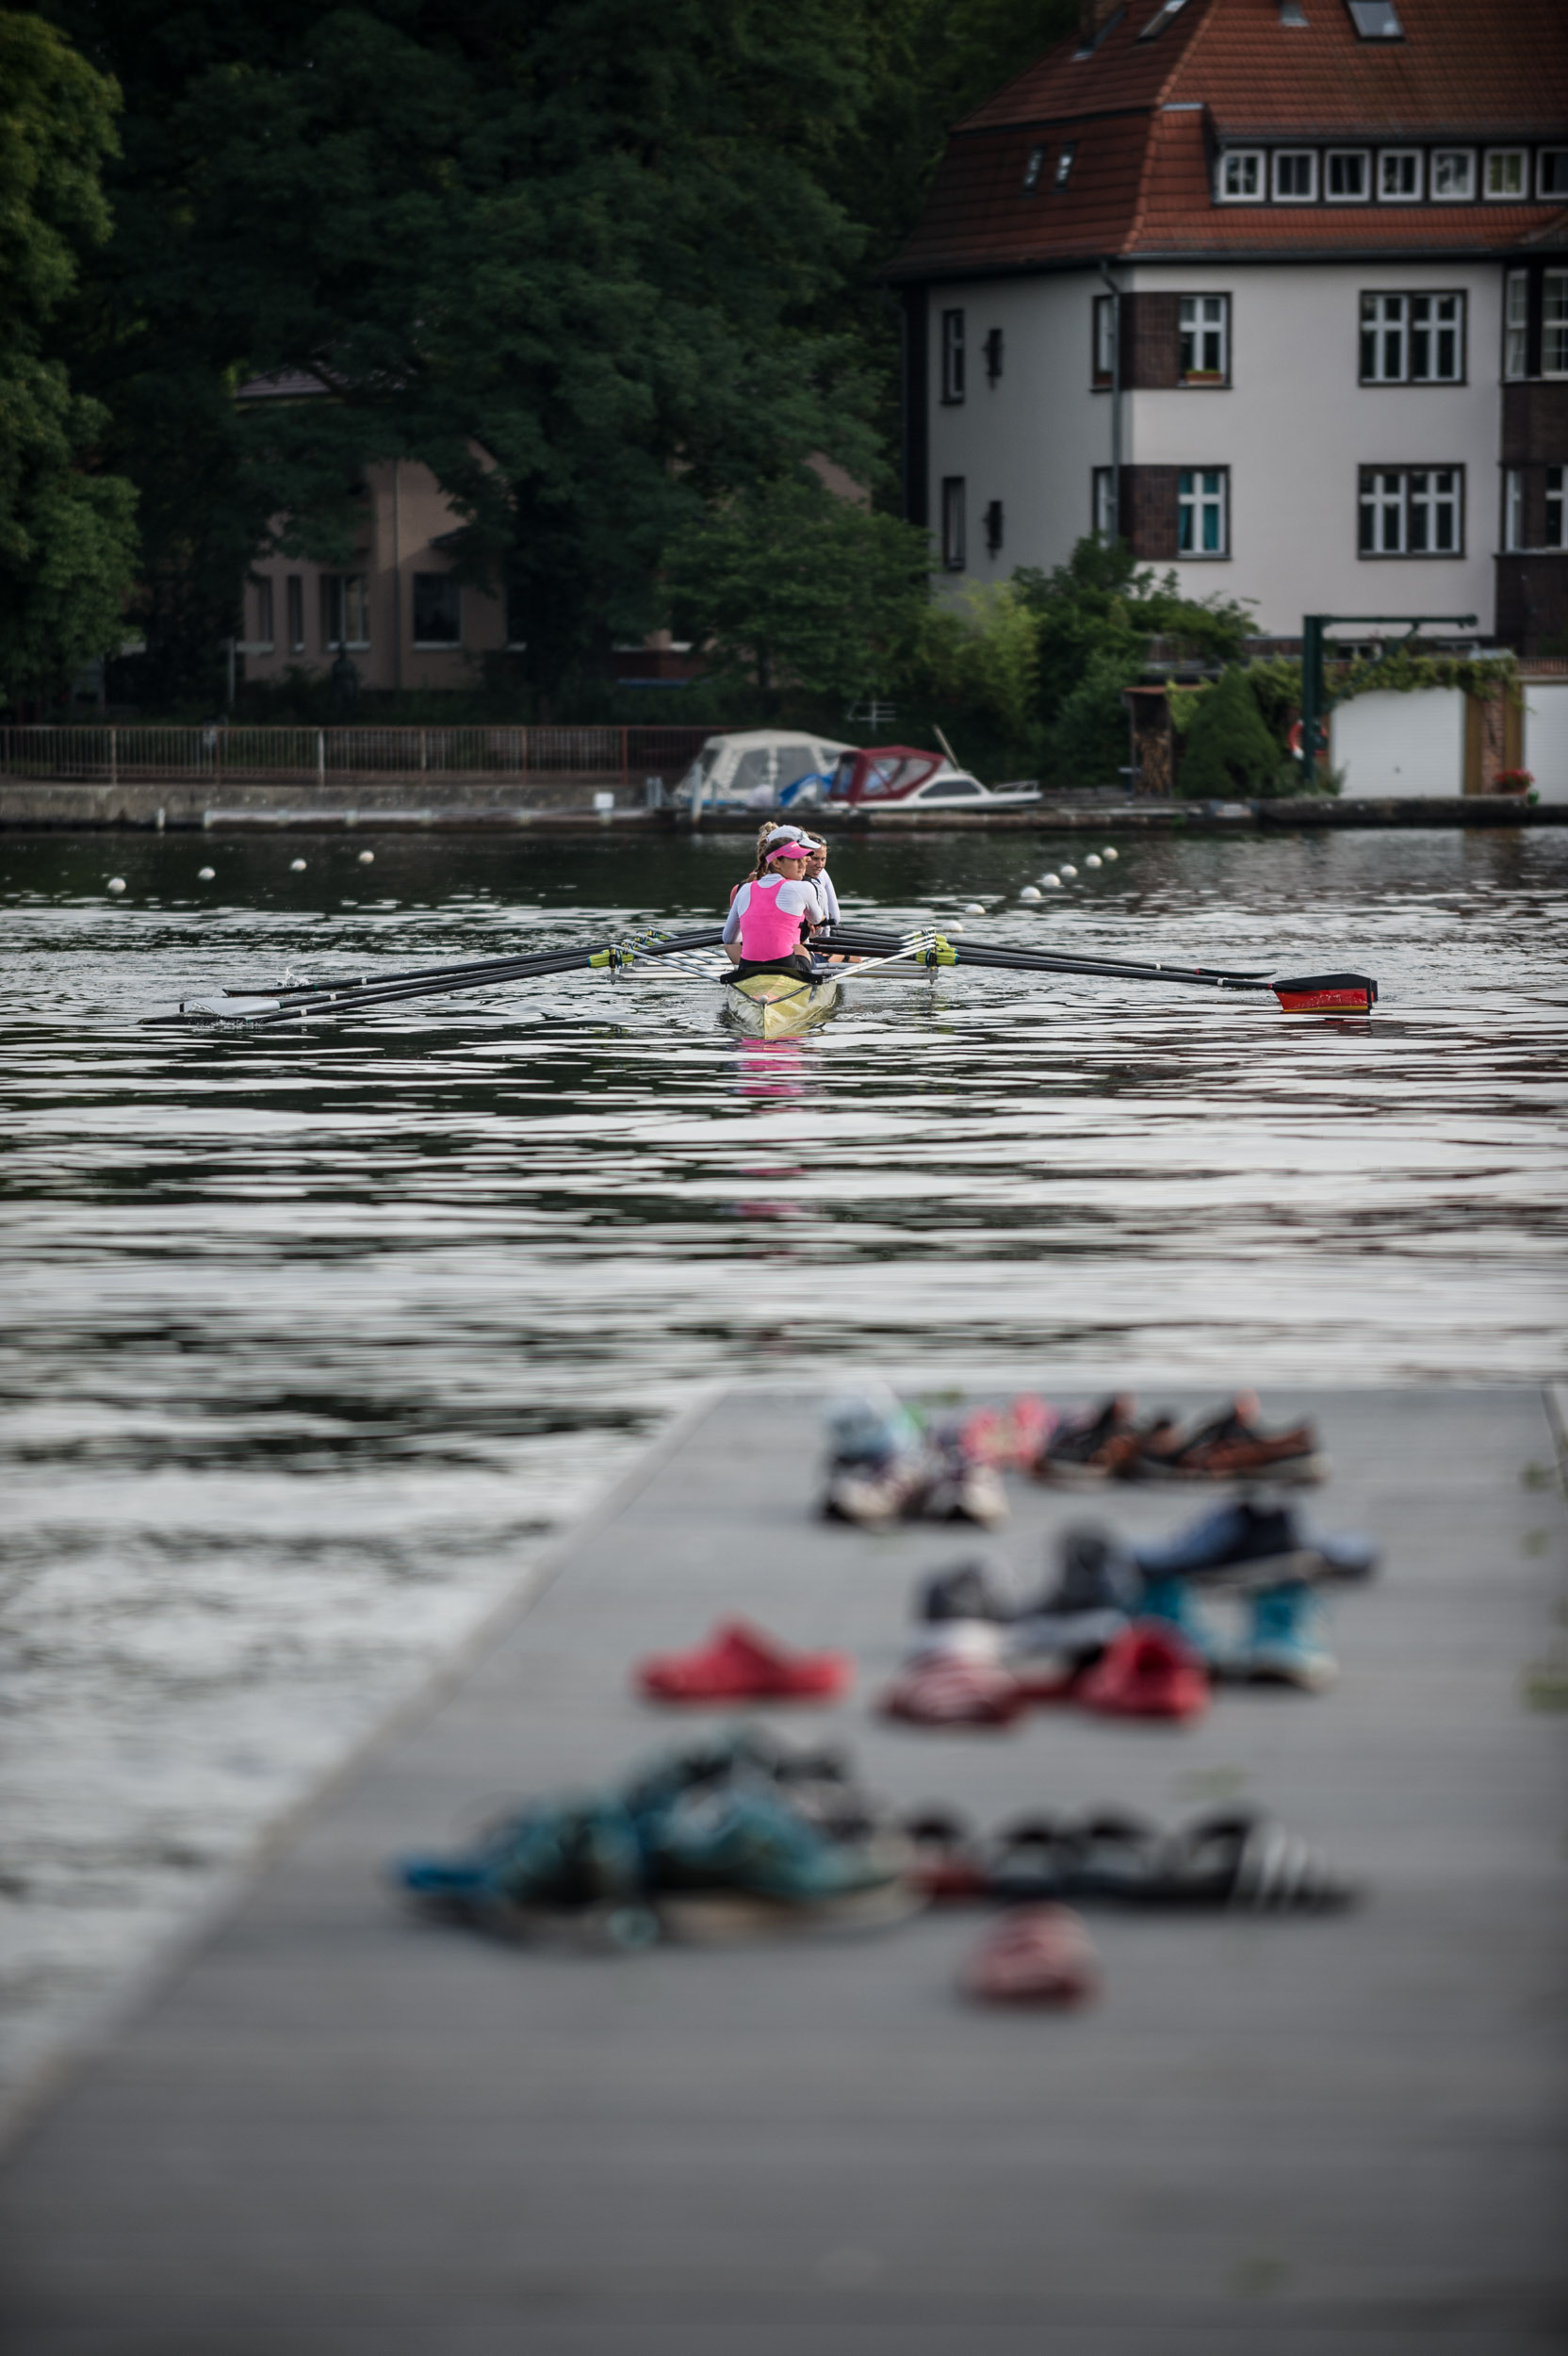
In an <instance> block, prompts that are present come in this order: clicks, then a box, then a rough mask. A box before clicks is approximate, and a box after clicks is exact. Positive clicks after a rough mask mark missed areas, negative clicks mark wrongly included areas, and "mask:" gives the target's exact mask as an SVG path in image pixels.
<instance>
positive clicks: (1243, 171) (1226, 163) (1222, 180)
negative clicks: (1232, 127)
mask: <svg viewBox="0 0 1568 2356" xmlns="http://www.w3.org/2000/svg"><path fill="white" fill-rule="evenodd" d="M1263 195H1264V186H1263V150H1262V148H1261V147H1233V148H1231V149H1230V150H1229V151H1228V153H1227V154H1225V155H1221V157H1220V159H1219V201H1220V203H1221V204H1222V205H1261V204H1262V202H1263Z"/></svg>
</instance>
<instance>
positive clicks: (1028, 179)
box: [1023, 147, 1045, 196]
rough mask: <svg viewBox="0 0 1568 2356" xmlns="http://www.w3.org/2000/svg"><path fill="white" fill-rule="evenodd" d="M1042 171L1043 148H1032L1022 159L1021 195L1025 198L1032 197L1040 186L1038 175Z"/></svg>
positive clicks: (1043, 165)
mask: <svg viewBox="0 0 1568 2356" xmlns="http://www.w3.org/2000/svg"><path fill="white" fill-rule="evenodd" d="M1044 169H1045V150H1044V148H1043V147H1032V148H1031V149H1030V150H1029V153H1028V155H1027V156H1026V158H1025V159H1024V166H1023V193H1024V195H1025V196H1034V195H1035V194H1036V193H1037V190H1038V188H1039V185H1040V173H1041V172H1042V171H1043V170H1044Z"/></svg>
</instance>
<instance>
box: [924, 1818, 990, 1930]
mask: <svg viewBox="0 0 1568 2356" xmlns="http://www.w3.org/2000/svg"><path fill="white" fill-rule="evenodd" d="M904 1835H905V1838H906V1840H907V1841H908V1843H909V1846H910V1850H911V1852H912V1861H911V1863H910V1866H909V1879H910V1880H911V1881H912V1882H913V1884H914V1886H915V1888H916V1889H917V1890H921V1891H923V1894H924V1895H925V1896H926V1897H927V1898H928V1899H929V1900H930V1901H931V1903H932V1904H933V1905H934V1906H943V1905H947V1906H951V1905H954V1904H956V1903H958V1902H961V1901H962V1900H964V1899H969V1898H983V1897H985V1895H986V1894H987V1890H988V1887H989V1882H988V1874H987V1871H986V1865H985V1861H984V1859H983V1858H982V1857H980V1856H979V1855H978V1854H977V1852H976V1850H975V1847H974V1842H973V1838H972V1834H971V1831H970V1827H969V1825H968V1824H966V1822H965V1821H964V1819H963V1818H962V1817H961V1816H956V1815H953V1814H951V1813H950V1812H949V1810H947V1809H946V1808H925V1809H923V1810H922V1812H921V1813H920V1814H919V1815H918V1816H907V1817H906V1818H905V1820H904Z"/></svg>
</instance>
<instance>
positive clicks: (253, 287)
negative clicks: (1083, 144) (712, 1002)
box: [57, 0, 878, 677]
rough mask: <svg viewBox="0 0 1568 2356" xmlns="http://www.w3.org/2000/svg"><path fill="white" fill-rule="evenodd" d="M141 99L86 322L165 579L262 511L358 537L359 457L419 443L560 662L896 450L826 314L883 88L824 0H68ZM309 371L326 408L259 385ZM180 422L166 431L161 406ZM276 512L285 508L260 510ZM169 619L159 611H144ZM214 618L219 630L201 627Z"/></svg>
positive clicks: (332, 544) (318, 546)
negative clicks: (687, 565)
mask: <svg viewBox="0 0 1568 2356" xmlns="http://www.w3.org/2000/svg"><path fill="white" fill-rule="evenodd" d="M57 13H58V14H59V15H60V16H61V18H62V20H63V21H65V22H67V23H68V24H70V25H73V28H74V29H75V30H77V31H78V32H79V34H80V36H81V38H82V40H83V41H84V42H85V43H86V44H87V45H89V47H90V50H91V52H92V54H94V55H96V56H97V57H100V59H101V60H102V61H103V62H104V63H106V65H108V66H110V67H111V68H112V69H113V70H114V71H115V72H117V73H118V74H120V76H121V79H122V83H123V85H124V89H125V93H126V108H127V112H126V124H125V161H124V166H123V168H122V172H121V173H120V174H119V176H118V178H117V181H116V184H115V188H114V196H115V203H116V209H117V213H118V217H119V228H118V231H117V236H116V240H115V244H114V247H113V249H112V253H111V254H110V257H109V260H108V264H107V267H106V270H105V271H104V272H103V273H102V274H101V277H100V280H99V283H98V286H97V287H96V289H95V292H96V297H97V300H96V305H95V308H94V310H93V312H92V313H91V315H90V316H89V317H86V318H84V320H83V334H84V339H85V341H86V342H87V343H88V345H89V347H90V350H91V352H92V355H93V359H94V363H95V367H96V369H97V376H98V388H99V389H100V390H101V391H102V393H103V396H104V398H106V400H107V401H109V402H110V405H111V406H112V407H113V409H114V411H115V414H116V417H117V419H118V421H119V426H120V435H121V446H122V449H123V450H124V452H125V454H126V457H127V459H128V461H129V463H130V464H131V465H132V466H133V470H134V471H135V472H136V473H137V474H138V475H139V476H141V477H145V476H148V475H152V474H157V475H158V476H159V478H160V480H161V481H162V482H163V483H165V484H166V485H167V486H168V487H167V493H166V497H165V499H164V500H163V501H162V502H161V503H160V502H158V501H155V502H154V503H153V504H152V505H151V506H150V508H149V515H148V565H149V575H150V579H151V581H153V583H154V584H155V586H154V591H153V594H154V597H155V600H156V599H157V598H159V597H163V598H165V599H166V600H167V598H168V597H169V596H170V595H171V594H172V592H170V591H169V590H168V589H166V588H165V587H163V586H160V585H159V584H163V583H165V582H168V581H172V580H175V579H178V580H180V581H183V582H184V583H185V585H186V586H185V594H186V595H187V596H188V597H189V596H190V595H191V594H192V592H191V588H190V583H191V581H192V578H193V577H195V578H196V579H197V580H199V581H200V582H201V583H203V584H204V588H203V590H202V592H201V594H200V595H198V596H197V597H196V605H197V607H198V609H200V608H201V607H202V604H203V598H205V601H206V604H207V605H208V606H209V607H210V605H211V602H212V599H213V597H214V596H215V595H216V594H217V591H218V584H219V583H220V582H221V581H222V580H223V579H224V578H227V579H228V580H229V581H230V583H231V592H230V594H231V597H232V584H233V583H235V582H237V580H238V578H239V577H240V575H241V573H242V571H243V568H244V565H245V564H246V563H247V562H248V561H249V560H250V558H251V555H252V552H253V549H254V548H257V547H260V546H264V545H266V543H267V540H268V536H269V533H270V531H273V530H277V531H280V532H281V533H282V537H281V541H280V543H279V544H280V545H282V546H283V547H284V548H286V549H287V550H290V551H292V552H297V553H301V554H309V555H313V556H316V557H319V558H324V559H329V560H330V559H339V560H341V558H342V557H343V556H344V555H345V554H346V553H347V551H348V550H349V549H350V548H351V546H352V545H353V539H354V533H355V529H356V524H357V519H358V510H357V508H356V503H355V493H356V490H357V487H358V485H359V483H360V482H361V480H362V478H363V474H364V470H365V468H366V467H367V466H369V465H371V464H373V463H374V462H376V461H378V460H383V459H387V458H391V457H394V456H399V457H403V458H413V459H418V460H422V461H423V462H424V463H425V464H426V465H427V466H430V468H431V469H432V471H433V473H434V475H435V477H436V479H437V481H438V482H439V483H440V484H441V486H442V488H443V490H444V491H445V492H446V493H447V495H448V497H449V499H450V500H451V501H452V503H453V505H454V507H455V509H456V511H457V513H458V515H459V516H460V517H461V518H462V520H463V524H464V527H465V530H464V538H463V542H462V545H461V548H460V549H459V558H460V565H461V569H462V571H463V572H464V573H465V574H466V577H467V578H469V579H471V580H483V581H488V582H490V583H492V584H494V583H495V582H496V581H498V578H499V576H500V574H501V572H502V571H503V570H506V571H509V572H510V574H511V576H512V579H513V581H514V585H515V591H516V593H517V595H518V597H520V599H521V601H522V603H523V605H524V607H525V609H526V610H527V614H528V622H527V634H528V636H529V640H530V645H531V654H532V655H533V656H534V657H535V658H536V659H537V661H538V663H539V664H540V665H541V666H542V667H543V669H544V670H545V671H546V672H547V673H548V674H550V675H553V676H557V677H559V676H560V675H561V674H562V673H563V672H564V671H565V670H566V669H568V668H569V667H570V664H571V663H572V662H573V660H574V659H575V658H576V657H577V656H578V655H579V654H580V652H582V651H583V650H584V649H586V648H588V647H589V646H593V645H594V644H596V643H597V644H604V643H607V642H608V640H609V638H610V637H611V636H613V635H624V634H628V633H629V632H632V631H635V630H639V629H641V628H643V627H645V626H646V624H647V623H648V622H649V620H650V619H651V618H652V615H653V611H654V606H655V602H656V596H657V586H656V583H657V568H658V561H659V557H660V554H661V551H662V548H663V546H664V544H665V542H666V540H668V539H669V538H670V537H671V535H672V534H673V533H675V532H678V530H679V528H680V526H681V524H682V522H683V520H684V519H685V518H687V517H688V516H690V515H693V514H694V513H696V512H697V511H698V510H699V509H701V508H702V507H703V506H705V505H706V504H708V503H711V502H712V501H714V500H716V499H722V498H724V497H725V496H727V495H728V494H730V493H732V492H734V491H735V490H737V489H739V488H741V487H743V486H744V485H746V484H748V483H757V482H763V481H770V480H772V479H774V478H776V477H777V476H778V475H779V474H780V473H781V472H782V471H784V470H786V469H787V468H788V467H789V466H790V465H791V464H792V463H794V462H797V461H798V460H799V459H801V458H803V457H804V456H805V455H806V454H807V453H809V451H811V450H823V451H825V452H827V453H828V454H829V455H831V456H832V457H834V458H835V459H837V460H839V461H840V462H841V463H842V464H843V465H845V466H848V467H849V468H850V469H851V470H852V471H853V472H855V473H856V474H857V475H858V477H859V479H861V480H866V479H869V478H870V477H871V476H873V475H874V473H875V472H876V470H877V465H878V458H877V450H876V446H875V439H874V433H873V431H872V427H871V424H870V422H869V420H870V412H871V409H872V405H873V387H872V383H871V378H870V374H869V372H868V368H867V366H866V364H865V359H864V355H863V352H862V351H861V348H860V346H859V345H858V342H857V340H856V338H855V337H854V335H852V334H850V333H848V332H847V331H845V330H844V329H843V328H841V327H840V328H836V329H835V328H832V327H830V326H828V325H826V324H825V323H824V321H823V317H822V314H823V312H824V307H825V304H826V303H828V301H829V299H830V298H831V296H832V295H833V293H834V291H835V290H836V289H837V288H838V287H840V286H841V285H842V284H843V283H844V282H845V280H846V279H847V278H848V277H849V276H850V275H851V274H852V273H854V272H856V271H857V270H858V269H859V267H860V264H861V258H862V254H863V250H864V238H863V236H862V233H861V232H860V230H859V229H858V227H857V225H856V224H855V223H854V222H853V221H851V219H850V217H849V215H848V213H847V211H846V210H845V208H844V206H843V205H842V204H841V202H839V201H838V200H837V199H835V198H834V197H833V196H832V195H831V194H830V193H829V192H828V189H827V188H826V186H825V165H826V161H827V159H828V158H829V157H830V156H831V155H832V153H833V150H834V146H835V142H836V141H837V140H838V139H840V137H841V135H843V134H844V133H845V132H846V130H848V129H849V128H850V127H851V126H852V125H853V124H854V123H855V121H856V119H857V116H858V111H859V109H861V108H862V107H863V106H865V104H866V103H867V98H868V87H869V85H868V72H869V56H868V51H869V42H868V33H867V25H868V23H869V21H870V11H869V9H867V8H856V7H848V8H846V7H844V6H842V5H840V4H839V0H796V5H794V6H792V8H789V9H788V10H783V11H780V10H778V9H776V8H773V7H771V6H768V5H766V0H666V5H665V6H663V7H662V8H659V9H650V8H647V7H646V6H645V0H533V4H532V5H531V7H530V8H527V9H521V8H517V7H516V6H515V0H463V5H461V6H454V5H451V0H349V4H348V5H342V6H332V5H321V0H277V4H276V5H275V6H271V7H270V8H267V9H265V10H262V9H257V8H235V7H234V6H233V4H232V0H186V5H185V6H183V7H182V8H180V9H178V10H172V9H171V8H169V7H168V5H167V0H116V4H115V6H114V8H112V10H111V9H109V8H106V7H105V8H99V7H96V6H94V5H93V0H57ZM284 371H299V372H302V373H303V374H305V375H307V376H308V377H310V378H312V379H314V380H315V381H317V382H319V384H322V385H323V386H324V387H326V388H327V391H326V393H325V394H323V395H322V396H320V397H317V398H313V399H300V400H292V401H285V400H275V399H274V400H268V401H254V402H252V403H248V404H241V405H240V407H239V408H238V409H236V407H235V405H234V403H233V401H232V399H231V398H230V397H231V396H232V394H233V392H234V390H235V389H236V388H237V386H238V385H239V384H241V383H243V382H244V381H245V380H246V379H247V378H254V377H265V376H273V375H277V374H280V373H281V372H284ZM170 417H178V418H179V419H180V420H181V422H182V424H183V426H184V428H185V432H184V434H183V437H182V444H181V447H180V448H179V449H177V450H175V449H172V448H171V447H170V442H169V437H168V434H167V429H166V428H165V426H164V424H163V420H164V419H167V418H170ZM281 517H286V518H287V520H286V522H285V523H281V524H279V523H277V522H276V521H275V519H278V518H281ZM155 619H156V622H157V625H158V627H159V628H161V629H162V630H164V631H165V633H166V634H177V629H178V625H177V619H176V617H175V615H174V614H173V613H172V608H169V607H168V606H167V603H166V606H165V608H164V610H161V611H160V612H159V614H157V616H156V617H155ZM197 626H198V634H199V633H200V630H202V629H205V630H206V631H207V633H208V635H209V636H210V618H209V619H208V620H207V621H206V622H205V623H202V622H201V621H200V616H199V614H198V616H197Z"/></svg>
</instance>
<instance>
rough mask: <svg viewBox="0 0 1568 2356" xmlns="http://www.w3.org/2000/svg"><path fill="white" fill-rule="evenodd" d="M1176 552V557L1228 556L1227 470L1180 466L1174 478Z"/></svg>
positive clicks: (1228, 497) (1229, 540) (1229, 484)
mask: <svg viewBox="0 0 1568 2356" xmlns="http://www.w3.org/2000/svg"><path fill="white" fill-rule="evenodd" d="M1176 552H1177V554H1178V555H1179V556H1229V555H1230V553H1231V470H1230V468H1229V466H1194V467H1190V468H1189V467H1183V468H1182V470H1181V472H1180V473H1179V474H1178V475H1177V477H1176Z"/></svg>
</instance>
